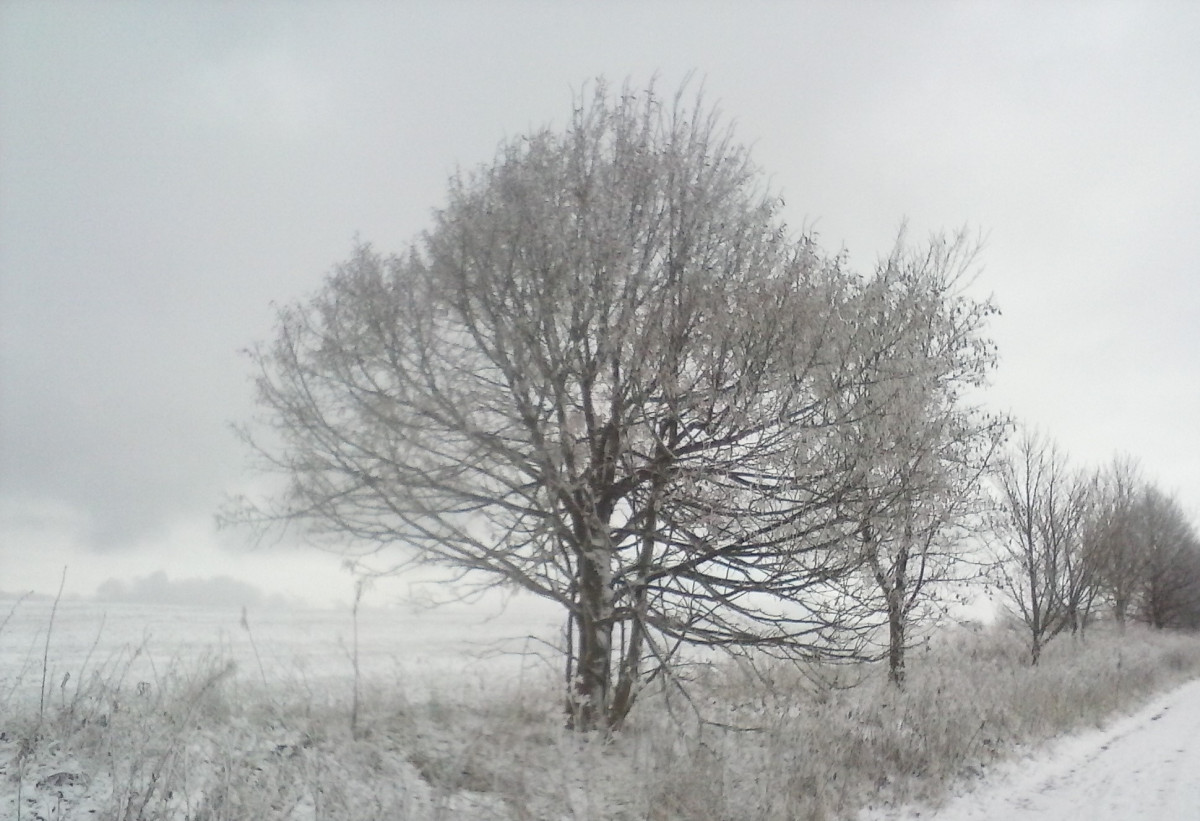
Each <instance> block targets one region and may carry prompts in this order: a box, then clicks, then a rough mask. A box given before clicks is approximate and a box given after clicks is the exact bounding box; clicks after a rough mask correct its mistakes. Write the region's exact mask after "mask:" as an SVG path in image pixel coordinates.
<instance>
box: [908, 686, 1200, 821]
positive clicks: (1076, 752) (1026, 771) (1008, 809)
mask: <svg viewBox="0 0 1200 821" xmlns="http://www.w3.org/2000/svg"><path fill="white" fill-rule="evenodd" d="M891 818H893V819H896V821H908V819H921V821H1200V681H1193V682H1190V683H1188V684H1185V685H1184V686H1183V687H1180V688H1179V689H1177V690H1174V691H1172V692H1170V693H1168V694H1166V695H1164V696H1160V697H1159V698H1157V699H1155V701H1154V702H1153V703H1151V704H1149V705H1147V706H1146V707H1145V708H1144V709H1142V710H1140V711H1139V712H1137V713H1136V714H1134V715H1132V716H1128V717H1126V718H1122V719H1120V720H1118V721H1116V722H1114V723H1113V724H1112V725H1110V726H1109V727H1106V728H1105V729H1103V730H1098V731H1091V732H1087V733H1084V734H1081V735H1077V736H1072V737H1070V738H1067V739H1064V740H1062V741H1059V742H1057V743H1055V744H1053V745H1052V746H1051V747H1050V748H1048V749H1046V750H1044V751H1042V752H1040V753H1038V754H1036V756H1035V757H1033V758H1030V759H1027V760H1025V761H1022V762H1018V763H1017V764H1015V765H1013V766H1012V767H1011V768H1009V769H1008V770H1007V771H1006V772H1005V773H1003V774H1002V775H1000V776H999V777H997V778H993V779H989V780H988V781H987V782H985V783H984V784H982V785H981V786H980V787H979V788H978V789H976V790H975V791H973V792H971V793H968V794H965V795H961V796H958V797H957V798H955V799H953V800H952V801H951V802H950V803H949V804H947V805H946V806H945V807H943V808H942V809H941V810H938V811H930V810H928V809H925V810H923V811H919V810H917V809H915V808H914V809H908V810H906V811H905V814H900V815H893V816H891Z"/></svg>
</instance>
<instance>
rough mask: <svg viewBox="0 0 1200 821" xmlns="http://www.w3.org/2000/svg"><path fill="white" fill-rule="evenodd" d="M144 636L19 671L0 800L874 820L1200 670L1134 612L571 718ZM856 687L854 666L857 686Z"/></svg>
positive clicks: (948, 639)
mask: <svg viewBox="0 0 1200 821" xmlns="http://www.w3.org/2000/svg"><path fill="white" fill-rule="evenodd" d="M138 652H139V650H138V648H132V649H129V650H126V651H124V652H122V653H119V654H117V655H115V656H113V657H111V658H108V659H105V660H102V661H99V662H96V663H93V664H92V665H91V670H90V671H87V670H83V671H80V672H79V674H78V675H79V679H78V680H76V681H74V682H71V681H64V682H62V683H61V685H60V683H58V682H53V681H52V682H50V691H49V693H47V694H46V697H45V701H46V707H45V709H44V711H43V714H41V715H39V709H38V704H39V702H40V701H41V699H40V698H38V697H34V698H24V699H22V698H19V697H16V696H14V695H13V694H15V693H20V692H21V688H20V687H18V686H17V685H18V684H20V683H21V682H19V681H14V679H13V677H22V678H24V679H27V680H32V681H34V682H35V684H34V688H35V689H36V686H37V685H36V682H37V680H38V679H40V678H41V675H42V671H41V670H40V669H36V667H37V665H32V666H30V665H23V666H22V668H21V669H19V670H11V671H10V670H0V696H2V695H3V693H4V692H7V693H8V694H9V695H8V698H7V700H6V701H4V702H3V703H0V708H2V709H0V716H2V717H0V817H5V818H14V819H15V818H21V819H30V820H32V819H35V818H37V819H46V820H47V821H48V820H49V819H71V818H79V819H83V818H89V819H90V818H100V819H113V820H114V821H117V820H118V819H119V821H133V820H134V819H139V820H143V821H159V820H160V819H162V821H166V820H167V819H171V820H172V821H221V820H227V821H244V819H249V818H253V819H264V821H265V820H266V819H338V821H351V820H352V819H456V820H457V819H472V818H477V819H514V821H525V819H554V820H555V821H558V819H572V820H578V821H601V819H604V820H605V821H607V820H608V819H614V820H615V819H628V820H629V821H632V819H680V821H688V820H689V819H728V821H741V820H742V819H745V821H751V819H753V821H764V820H765V821H770V820H771V819H835V818H851V817H853V816H854V814H855V813H856V812H857V811H858V810H859V809H861V808H863V807H864V806H865V805H866V804H867V803H868V802H876V803H878V802H880V801H882V802H887V803H897V802H904V801H911V800H925V801H936V800H937V799H938V797H939V796H940V795H942V794H943V793H944V791H945V789H946V787H947V786H948V785H949V784H950V783H952V782H953V781H955V780H956V779H961V778H972V777H977V776H979V775H980V774H983V773H985V772H987V770H988V769H989V768H990V767H991V766H992V765H993V764H994V763H995V762H996V761H997V760H999V759H1001V758H1004V757H1007V756H1011V755H1013V754H1015V753H1017V752H1018V751H1020V750H1022V749H1025V748H1027V747H1028V746H1030V745H1034V744H1037V743H1038V742H1040V741H1043V740H1045V739H1047V738H1049V737H1051V736H1054V735H1057V734H1060V733H1062V732H1065V731H1068V730H1071V729H1075V728H1082V727H1088V726H1095V725H1097V724H1100V723H1102V722H1103V721H1104V719H1105V718H1106V717H1107V716H1110V715H1112V714H1113V713H1114V712H1116V711H1121V710H1126V709H1130V708H1132V707H1133V706H1134V705H1136V704H1138V703H1140V702H1142V701H1144V700H1145V699H1146V698H1148V697H1149V696H1150V695H1151V694H1153V693H1154V692H1157V691H1160V690H1163V689H1166V688H1169V687H1171V686H1173V685H1175V684H1177V683H1179V682H1181V681H1183V680H1184V679H1186V678H1189V677H1192V676H1195V675H1197V674H1200V639H1197V638H1195V637H1189V636H1180V635H1170V634H1164V633H1152V632H1149V631H1143V630H1134V629H1130V631H1129V632H1128V633H1127V634H1124V635H1118V634H1116V633H1101V632H1096V633H1095V634H1094V635H1092V636H1090V637H1089V638H1088V639H1087V640H1086V641H1082V642H1080V641H1074V640H1070V639H1062V640H1060V641H1058V642H1056V643H1054V644H1053V645H1051V646H1050V647H1049V648H1048V649H1047V651H1046V655H1045V656H1044V658H1043V660H1042V663H1041V665H1040V666H1039V667H1037V668H1030V667H1028V666H1027V665H1026V664H1025V661H1024V659H1025V652H1024V648H1023V646H1022V644H1021V643H1020V641H1019V639H1018V638H1017V637H1016V636H1014V635H1012V634H1010V633H1006V632H1004V631H1002V630H992V631H980V632H970V631H957V632H954V633H952V634H948V635H943V636H942V637H941V638H939V639H938V640H937V641H934V642H932V643H931V645H930V646H928V647H927V648H922V649H920V650H918V651H916V652H915V653H914V655H913V658H912V661H911V663H910V676H909V682H908V685H907V687H906V688H905V689H904V690H903V691H902V692H901V691H897V690H895V689H894V688H891V687H888V686H887V685H886V683H885V682H884V675H883V671H882V670H879V669H875V668H872V667H853V668H839V669H828V668H823V669H810V670H799V669H797V668H794V667H788V666H784V665H779V664H770V663H768V664H761V665H757V666H751V665H749V664H746V663H743V664H736V663H732V662H725V663H721V664H717V665H710V666H706V667H700V668H697V669H696V670H695V671H694V680H693V682H692V686H691V693H692V701H691V702H687V701H684V700H683V699H681V697H680V696H679V695H678V694H677V693H675V694H671V693H670V692H658V693H648V694H646V696H645V697H644V698H643V700H642V702H641V703H640V705H639V707H638V709H637V711H636V712H635V714H634V716H633V720H632V722H631V725H630V726H629V728H628V730H626V731H625V732H623V733H622V734H621V735H620V736H618V737H616V738H612V739H601V738H579V737H577V736H575V735H572V734H570V733H567V732H565V731H563V730H562V729H561V716H560V715H559V712H558V703H559V701H558V698H557V693H556V691H555V689H554V687H553V686H552V682H551V681H550V680H549V679H547V680H546V681H541V682H538V683H536V684H533V685H531V684H529V683H528V682H525V683H522V684H520V685H518V683H517V682H508V683H502V684H500V685H496V684H494V683H490V682H482V681H480V682H475V683H464V682H462V681H459V682H456V683H448V682H442V684H441V686H440V688H439V687H438V686H436V683H434V684H430V683H427V687H428V689H427V688H426V687H423V688H422V690H423V691H429V692H434V693H435V695H434V696H431V697H428V698H425V697H423V698H422V699H421V700H420V701H411V702H410V701H409V700H407V699H406V698H405V692H406V688H405V687H403V686H401V685H400V684H399V683H397V682H387V681H380V680H375V681H369V682H365V683H364V687H363V690H362V693H361V704H360V716H359V730H360V731H359V733H357V734H352V733H351V729H350V720H349V719H350V709H351V697H352V690H351V687H350V686H349V682H346V686H345V687H341V688H339V689H338V690H337V691H332V690H322V689H319V688H313V687H311V686H303V683H301V682H293V683H291V684H284V683H279V682H274V683H271V682H266V681H264V680H263V678H264V676H261V675H260V674H259V671H257V670H254V671H250V672H248V673H247V674H245V675H242V674H239V673H238V672H237V671H236V670H235V669H234V667H233V666H232V664H231V663H230V662H228V661H227V660H226V659H225V658H224V657H222V656H221V655H219V654H218V655H213V656H209V657H204V658H198V659H191V660H189V661H187V662H183V661H178V662H177V663H175V664H173V665H171V666H170V667H169V668H168V669H164V670H161V671H157V672H156V675H155V677H154V680H153V681H143V682H135V681H132V680H130V678H129V676H128V670H129V668H130V664H131V663H132V660H133V659H134V658H135V657H136V656H137V654H138ZM851 684H853V685H854V686H849V685H851Z"/></svg>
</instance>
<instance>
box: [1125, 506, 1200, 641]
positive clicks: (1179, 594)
mask: <svg viewBox="0 0 1200 821" xmlns="http://www.w3.org/2000/svg"><path fill="white" fill-rule="evenodd" d="M1137 510H1138V515H1137V543H1138V545H1139V547H1140V549H1141V552H1142V554H1143V559H1142V562H1141V568H1142V584H1141V590H1140V595H1139V597H1138V598H1139V601H1138V609H1139V614H1140V616H1141V618H1142V619H1143V620H1144V621H1145V622H1146V623H1147V624H1150V625H1151V626H1153V627H1156V628H1158V629H1163V628H1165V627H1195V626H1197V625H1200V541H1198V540H1197V537H1196V531H1195V529H1194V528H1193V527H1192V524H1191V522H1189V521H1188V518H1187V515H1186V514H1185V513H1184V512H1183V508H1182V507H1181V506H1180V504H1179V502H1178V501H1177V500H1176V499H1174V498H1173V497H1171V496H1168V495H1167V494H1165V493H1163V492H1162V491H1161V490H1159V489H1158V488H1157V487H1155V486H1153V485H1147V486H1146V487H1145V488H1144V490H1143V492H1142V494H1141V499H1140V502H1139V504H1138V506H1137Z"/></svg>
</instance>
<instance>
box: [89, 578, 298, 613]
mask: <svg viewBox="0 0 1200 821" xmlns="http://www.w3.org/2000/svg"><path fill="white" fill-rule="evenodd" d="M96 598H97V599H98V600H100V601H105V602H122V603H126V604H174V605H184V606H204V607H212V606H215V607H261V606H295V605H302V604H303V602H299V601H289V600H287V599H284V598H283V597H280V596H267V595H265V594H264V593H263V592H262V591H261V590H259V589H258V588H257V587H255V586H254V585H252V584H249V583H248V582H243V581H239V580H237V579H234V578H231V577H229V576H211V577H209V578H207V579H175V580H172V579H170V578H169V577H168V576H167V574H166V573H165V572H164V571H162V570H160V571H158V572H157V573H152V574H151V575H149V576H144V577H142V578H138V579H133V580H132V581H121V580H119V579H108V580H107V581H105V582H104V583H103V584H101V585H100V587H99V588H97V590H96Z"/></svg>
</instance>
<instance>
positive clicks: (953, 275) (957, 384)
mask: <svg viewBox="0 0 1200 821" xmlns="http://www.w3.org/2000/svg"><path fill="white" fill-rule="evenodd" d="M976 253H977V246H976V245H975V244H974V243H972V242H971V241H969V239H968V237H967V236H966V235H965V234H964V233H960V234H958V235H957V236H955V237H953V238H951V239H946V238H945V237H934V238H932V239H931V241H930V242H929V244H928V245H926V246H922V247H910V246H907V245H906V244H905V242H904V238H903V236H901V238H900V240H899V241H898V242H897V244H896V248H895V250H894V251H893V252H892V254H891V255H890V256H889V257H888V258H887V259H885V260H883V261H882V262H881V263H880V265H879V267H878V268H877V270H876V272H875V275H874V276H873V277H872V278H870V279H869V280H867V281H865V282H864V283H863V285H862V287H861V290H860V293H859V299H858V305H859V310H860V311H861V315H860V318H859V320H858V321H856V322H855V323H854V325H855V326H856V327H857V328H858V333H857V334H856V335H855V337H854V343H855V344H854V345H853V346H852V347H851V349H850V350H851V353H850V355H849V356H848V357H847V361H846V366H847V368H849V369H850V370H851V371H852V376H851V377H850V378H849V379H847V382H846V389H845V391H844V414H843V420H842V429H843V436H844V440H845V442H846V445H845V446H844V450H845V451H846V452H847V453H851V454H854V459H855V463H856V464H855V469H856V475H857V478H856V480H855V483H854V484H855V491H854V493H852V494H851V496H850V504H849V507H850V508H851V511H852V512H851V513H849V514H848V516H849V517H850V518H852V519H853V520H855V521H856V522H857V524H858V538H859V540H860V542H861V550H862V557H863V562H864V569H865V573H864V574H862V576H861V577H859V578H860V579H861V583H862V589H861V593H860V594H859V595H861V596H862V600H863V605H864V607H865V608H866V609H867V610H868V611H869V612H870V613H872V614H874V615H876V616H882V617H884V618H885V619H886V621H885V624H886V629H887V636H888V638H887V651H886V654H887V659H888V678H889V680H890V681H891V682H892V683H893V684H896V685H901V684H903V683H904V678H905V649H906V643H907V640H908V632H909V630H908V628H909V626H910V623H911V622H912V620H913V619H914V618H916V617H917V616H918V614H920V613H921V612H922V611H923V609H924V608H923V607H922V606H923V605H926V604H929V603H931V600H932V594H933V592H934V591H935V590H936V589H938V587H939V585H942V584H944V583H947V582H950V581H952V580H953V579H954V578H955V577H956V576H957V575H959V571H960V570H961V569H962V568H963V567H964V566H965V564H964V562H962V561H961V553H962V544H963V543H964V541H965V540H964V538H963V536H964V533H963V531H964V528H965V527H966V526H967V523H968V521H969V519H970V518H971V516H972V514H974V513H976V512H977V510H978V508H979V505H978V502H979V498H980V497H979V493H978V488H979V477H980V475H981V474H982V473H983V471H984V470H985V469H986V467H987V465H988V463H989V461H990V460H991V458H992V456H993V454H994V452H995V450H996V448H997V447H998V445H999V443H1000V441H1001V439H1002V438H1003V435H1004V432H1005V429H1006V426H1007V422H1006V420H1005V419H1004V418H1003V417H999V416H995V415H992V414H989V413H987V412H985V411H984V410H983V409H982V408H981V407H980V406H979V405H977V404H975V403H974V402H973V401H971V398H970V393H971V392H972V391H973V390H977V389H979V388H981V387H983V386H984V385H985V384H986V381H987V377H988V374H989V372H990V371H991V369H992V368H993V367H994V365H995V362H996V351H995V346H994V345H993V343H992V341H991V340H990V338H989V337H988V336H987V335H986V334H985V330H986V324H987V320H988V318H989V317H990V316H991V315H992V314H993V313H994V312H995V309H994V308H993V306H992V305H991V303H990V302H987V301H978V300H975V299H972V298H970V297H969V296H967V295H966V293H965V292H964V289H965V286H966V284H967V282H968V280H969V276H970V275H971V273H972V270H973V267H974V261H975V258H976Z"/></svg>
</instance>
